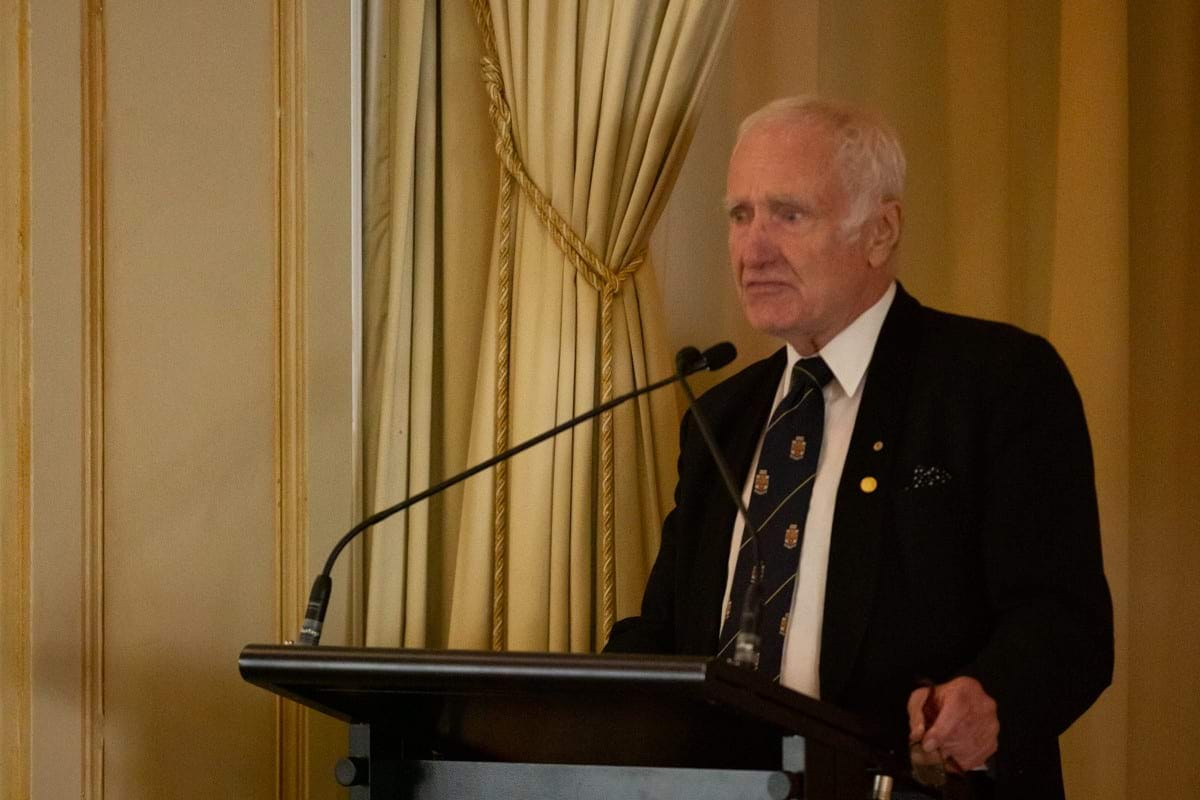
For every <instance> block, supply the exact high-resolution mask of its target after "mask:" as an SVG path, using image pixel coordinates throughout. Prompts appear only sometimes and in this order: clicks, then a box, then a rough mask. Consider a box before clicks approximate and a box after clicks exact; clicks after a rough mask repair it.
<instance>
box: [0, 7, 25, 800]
mask: <svg viewBox="0 0 1200 800" xmlns="http://www.w3.org/2000/svg"><path fill="white" fill-rule="evenodd" d="M28 13H29V9H28V7H27V5H26V4H25V3H24V2H20V1H18V2H12V1H11V0H6V2H0V800H19V798H25V797H27V796H28V795H29V742H30V738H29V722H30V700H31V684H30V680H31V675H30V641H29V611H30V609H29V555H30V553H29V495H30V483H29V481H30V474H29V433H30V431H29V388H30V387H29V349H28V348H29V249H28V245H29V102H28V100H29V94H28V88H29V82H28V79H29V70H28V66H29V64H28V58H27V56H28V49H27V44H28V22H29V19H28Z"/></svg>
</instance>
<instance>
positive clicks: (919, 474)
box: [607, 98, 1113, 798]
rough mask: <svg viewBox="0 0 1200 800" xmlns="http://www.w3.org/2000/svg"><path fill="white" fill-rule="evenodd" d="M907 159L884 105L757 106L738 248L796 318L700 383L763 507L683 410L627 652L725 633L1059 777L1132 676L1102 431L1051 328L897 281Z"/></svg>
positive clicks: (810, 683)
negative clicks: (1086, 724)
mask: <svg viewBox="0 0 1200 800" xmlns="http://www.w3.org/2000/svg"><path fill="white" fill-rule="evenodd" d="M904 173H905V160H904V155H903V152H902V151H901V148H900V145H899V142H898V141H897V139H896V137H895V135H894V134H893V133H892V132H891V130H890V128H889V127H888V126H887V125H886V124H885V123H883V122H882V121H881V120H879V119H877V118H876V117H875V116H874V115H872V114H871V113H869V112H866V111H864V110H861V109H858V108H854V107H851V106H847V105H843V104H838V103H834V102H829V101H824V100H816V99H805V98H788V99H784V100H778V101H775V102H774V103H771V104H769V105H768V106H766V107H765V108H763V109H761V110H759V111H757V112H755V113H754V114H752V115H751V116H750V117H749V118H747V119H746V121H745V122H744V123H743V124H742V127H741V130H740V133H739V137H738V141H737V144H736V145H735V147H734V150H733V155H732V157H731V158H730V162H729V173H728V186H727V196H726V198H725V205H726V209H727V212H728V218H729V255H730V260H731V262H732V266H733V273H734V278H735V282H736V284H737V291H738V296H739V298H740V300H741V303H742V306H743V309H744V310H745V313H746V317H747V318H748V319H749V321H750V323H751V324H752V325H753V326H754V327H755V328H756V329H758V330H761V331H764V332H767V333H769V334H772V335H773V336H777V337H779V338H780V339H781V340H783V343H784V344H785V346H784V347H783V348H782V349H780V350H779V351H778V352H776V353H775V354H774V355H772V356H771V357H769V358H767V359H765V360H763V361H759V362H757V363H755V364H752V365H750V366H749V367H747V368H746V369H744V370H742V371H741V372H739V373H738V374H737V375H734V376H733V377H732V378H729V379H728V380H726V381H724V382H723V383H721V384H719V385H717V386H716V387H714V388H713V389H712V390H710V391H709V392H707V393H706V394H705V395H704V396H703V397H701V399H700V401H699V402H700V406H701V407H702V409H703V410H704V412H706V414H707V415H708V417H709V418H710V419H711V421H712V424H713V427H714V429H715V431H716V434H717V438H718V440H719V442H720V445H721V448H722V450H723V451H724V454H725V456H726V458H727V459H728V460H729V462H730V464H731V465H732V467H733V469H734V471H735V474H736V475H741V476H744V477H745V481H746V483H745V491H744V495H743V499H744V500H745V501H746V504H747V506H748V508H749V513H750V517H751V519H752V521H753V522H754V525H755V527H756V528H757V529H758V530H759V547H758V548H757V549H758V551H759V560H758V561H757V562H756V561H755V559H754V558H753V557H752V554H753V552H754V550H755V548H751V547H746V546H744V545H745V544H746V539H745V538H744V537H743V524H742V521H741V520H740V518H739V517H738V515H737V513H736V510H735V504H734V503H733V501H732V500H731V499H730V498H729V497H728V496H727V494H726V493H725V492H724V491H723V490H722V486H721V481H720V477H719V474H718V471H717V468H716V467H715V465H714V464H713V461H712V458H711V457H710V455H709V454H708V452H707V451H706V449H705V446H704V444H703V442H702V440H701V438H700V437H699V436H698V435H697V433H696V431H695V429H694V423H693V422H692V420H691V417H690V416H689V417H687V418H685V419H684V422H683V425H682V431H681V435H680V442H681V453H680V458H679V482H678V485H677V487H676V490H675V508H674V510H673V511H672V512H671V513H670V514H669V515H668V517H667V520H666V522H665V524H664V526H663V534H662V546H661V550H660V552H659V555H658V558H657V560H656V562H655V564H654V568H653V570H652V571H651V574H650V579H649V582H648V585H647V587H646V593H645V597H644V599H643V603H642V610H641V615H640V616H638V617H634V618H630V619H625V620H622V621H620V622H618V623H617V624H616V626H614V628H613V631H612V636H611V638H610V640H609V644H608V648H607V649H608V650H609V651H616V652H652V653H686V654H696V655H718V656H721V657H725V656H728V655H729V654H730V653H731V652H732V648H733V642H734V639H735V636H736V633H737V629H738V622H739V616H740V615H739V613H738V609H739V608H740V607H741V603H742V598H743V597H744V596H745V594H746V592H747V591H748V590H749V587H750V585H751V584H752V583H757V584H758V586H757V588H758V590H759V592H760V596H761V598H762V601H763V605H762V611H761V616H760V620H759V623H760V634H761V648H760V651H759V653H758V655H757V658H758V662H757V667H756V668H757V669H758V670H759V671H760V672H762V673H764V674H766V675H768V676H769V677H771V678H773V679H776V680H778V681H779V682H780V683H782V684H783V685H784V686H787V687H790V688H792V689H795V690H796V691H799V692H803V693H805V694H808V695H811V696H813V697H819V698H821V699H823V700H825V701H828V702H831V703H833V704H835V705H838V706H841V707H843V708H846V709H849V710H852V711H855V712H859V713H862V714H866V715H870V716H872V717H875V718H878V719H881V720H883V721H884V722H885V723H888V724H890V725H892V726H893V727H894V728H895V729H896V730H897V733H898V735H899V734H900V733H902V732H903V731H905V730H906V731H907V733H908V737H909V740H910V741H911V742H913V743H914V744H915V745H916V746H917V747H919V748H921V749H923V750H924V751H926V752H928V753H931V754H938V755H940V757H942V758H943V759H945V761H946V762H947V763H948V764H949V765H950V766H951V767H952V768H955V767H956V768H959V769H962V770H975V769H978V768H981V767H984V766H985V765H986V766H988V767H989V769H988V773H989V774H990V775H993V776H994V784H993V785H992V787H991V788H992V789H994V792H995V795H996V796H997V797H1005V798H1008V797H1011V798H1018V797H1019V798H1041V797H1050V798H1053V797H1062V796H1063V788H1062V774H1061V767H1060V764H1059V754H1058V743H1057V737H1058V735H1059V734H1061V733H1062V732H1063V731H1064V730H1065V729H1066V728H1067V726H1068V725H1070V724H1071V723H1072V722H1073V721H1074V720H1075V719H1076V718H1077V717H1078V716H1079V715H1080V714H1082V713H1083V712H1084V710H1086V709H1087V708H1088V706H1089V705H1091V703H1092V702H1093V701H1094V700H1095V699H1096V697H1097V696H1099V694H1100V692H1101V691H1103V689H1104V687H1105V686H1107V685H1108V683H1109V681H1110V680H1111V676H1112V664H1113V638H1112V636H1113V635H1112V603H1111V600H1110V597H1109V592H1108V585H1107V583H1106V581H1105V578H1104V572H1103V566H1102V563H1101V556H1100V535H1099V521H1098V514H1097V507H1096V494H1095V481H1094V477H1093V467H1092V454H1091V445H1090V442H1089V439H1088V432H1087V426H1086V423H1085V421H1084V415H1083V408H1082V405H1081V403H1080V399H1079V395H1078V392H1077V391H1076V389H1075V386H1074V384H1073V382H1072V380H1071V377H1070V375H1069V374H1068V372H1067V369H1066V367H1065V366H1064V364H1063V362H1062V360H1061V359H1060V358H1059V357H1058V355H1057V354H1056V353H1055V351H1054V349H1053V348H1052V347H1051V346H1050V345H1049V344H1048V343H1047V342H1046V341H1045V340H1044V339H1042V338H1040V337H1038V336H1034V335H1032V334H1029V333H1026V332H1023V331H1021V330H1019V329H1017V328H1014V327H1012V326H1010V325H1004V324H1000V323H996V322H985V321H982V320H977V319H970V318H967V317H961V316H955V315H952V314H946V313H943V312H939V311H934V310H932V309H929V308H926V307H924V306H922V305H921V304H920V303H918V302H917V301H916V300H915V299H914V298H913V297H911V296H910V295H909V294H907V293H906V292H905V291H904V289H903V288H902V287H901V286H900V284H899V283H897V281H896V271H897V264H898V249H897V247H898V244H899V241H900V235H901V229H902V224H903V214H902V205H901V196H902V192H903V186H904Z"/></svg>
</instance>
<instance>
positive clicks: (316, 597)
mask: <svg viewBox="0 0 1200 800" xmlns="http://www.w3.org/2000/svg"><path fill="white" fill-rule="evenodd" d="M736 356H737V349H736V348H735V347H734V346H733V345H732V344H730V343H729V342H721V343H720V344H718V345H715V346H713V347H710V348H709V349H708V350H705V351H704V352H703V353H701V352H700V351H699V350H697V349H696V348H694V347H685V348H684V349H683V350H680V351H679V353H678V354H677V355H676V356H675V364H676V370H675V374H674V375H671V376H670V377H668V378H663V379H662V380H659V381H655V382H654V383H651V384H649V385H647V386H643V387H642V388H640V389H634V390H633V391H631V392H627V393H625V394H623V395H621V396H619V397H614V398H613V399H612V400H609V401H608V402H606V403H601V404H600V405H598V406H596V407H595V408H593V409H592V410H591V411H587V412H584V413H583V414H580V415H579V416H577V417H573V418H571V419H569V420H567V421H566V422H563V423H561V424H559V425H555V426H554V427H553V428H551V429H550V430H548V431H546V432H545V433H540V434H538V435H537V436H535V437H533V438H532V439H527V440H525V441H524V442H521V443H520V444H518V445H515V446H513V447H510V448H508V449H507V450H505V451H504V452H502V453H497V454H496V455H494V456H492V457H491V458H489V459H487V460H486V461H481V462H480V463H478V464H476V465H475V466H473V467H469V468H468V469H465V470H463V471H462V472H460V473H458V474H457V475H452V476H451V477H449V478H446V479H445V480H444V481H442V482H441V483H438V484H435V485H433V486H430V487H429V488H428V489H425V490H424V491H422V492H418V493H417V494H414V495H412V496H411V497H406V498H405V499H403V500H401V501H400V502H399V503H396V504H395V505H392V506H388V507H387V508H385V509H383V510H381V511H376V512H375V513H374V514H372V515H371V516H369V517H367V518H366V519H364V520H363V521H362V522H360V523H358V524H357V525H355V526H354V527H353V528H351V529H350V530H349V531H347V532H346V534H345V535H344V536H343V537H342V538H341V539H339V540H338V542H337V544H335V545H334V546H333V550H332V551H331V552H330V553H329V558H327V559H326V560H325V567H324V569H322V570H321V573H320V574H319V575H317V577H316V579H315V580H313V585H312V591H311V592H310V593H309V596H308V608H307V609H306V610H305V612H304V622H303V623H302V624H301V626H300V636H299V638H298V639H297V643H298V644H301V645H309V646H316V645H318V644H320V642H321V627H322V626H323V625H324V624H325V612H326V611H327V610H328V608H329V594H330V591H331V590H332V588H333V579H332V578H331V577H330V575H331V574H332V572H333V565H334V562H336V561H337V557H338V556H339V555H340V554H341V552H342V550H344V549H345V548H346V545H348V544H350V542H351V541H353V540H354V538H355V537H357V536H358V535H359V534H360V533H362V532H363V531H365V530H366V529H367V528H370V527H371V526H372V525H375V524H376V523H379V522H383V521H384V520H385V519H387V518H388V517H390V516H392V515H393V514H398V513H400V512H401V511H403V510H404V509H406V508H408V507H410V506H413V505H415V504H417V503H419V502H421V501H422V500H428V499H429V498H430V497H433V496H434V495H435V494H437V493H438V492H442V491H445V490H446V489H449V488H450V487H451V486H454V485H455V484H456V483H461V482H462V481H465V480H466V479H467V478H470V477H471V476H473V475H476V474H478V473H480V472H483V471H484V470H485V469H489V468H491V467H494V466H496V465H497V464H499V463H500V462H501V461H505V460H507V459H510V458H512V457H513V456H515V455H517V454H518V453H521V452H523V451H525V450H528V449H529V448H531V447H533V446H534V445H536V444H541V443H542V442H544V441H546V440H547V439H549V438H551V437H553V436H557V435H558V434H560V433H562V432H563V431H566V430H570V429H571V428H574V427H575V426H576V425H579V424H581V423H584V422H587V421H588V420H589V419H593V418H594V417H598V416H599V415H601V414H603V413H604V412H605V411H609V410H610V409H613V408H615V407H617V406H619V405H621V404H622V403H624V402H626V401H628V400H632V399H633V398H635V397H639V396H641V395H643V394H648V393H650V392H653V391H654V390H655V389H661V388H662V387H664V386H669V385H670V384H672V383H676V382H678V381H682V380H683V379H684V378H685V376H687V375H691V374H692V373H694V372H699V371H701V370H705V369H707V370H717V369H720V368H721V367H723V366H725V365H726V364H728V363H729V362H730V361H733V359H734V358H735V357H736ZM684 359H686V365H685V367H682V368H681V367H680V364H681V363H682V362H683V360H684ZM686 385H687V384H686V383H685V384H684V386H685V387H686ZM687 394H688V396H689V398H690V397H691V391H690V390H687Z"/></svg>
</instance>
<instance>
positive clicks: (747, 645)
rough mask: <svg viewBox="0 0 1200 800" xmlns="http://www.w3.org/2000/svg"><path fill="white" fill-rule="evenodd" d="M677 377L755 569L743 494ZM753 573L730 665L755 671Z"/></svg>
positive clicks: (754, 538)
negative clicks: (734, 507)
mask: <svg viewBox="0 0 1200 800" xmlns="http://www.w3.org/2000/svg"><path fill="white" fill-rule="evenodd" d="M678 375H679V385H680V386H681V387H683V393H684V394H685V395H687V399H688V406H689V408H691V410H692V421H694V422H695V423H696V427H697V428H698V429H699V430H700V436H701V437H702V438H703V439H704V443H705V444H707V445H708V450H709V452H710V453H712V457H713V462H714V463H716V465H717V471H718V472H719V473H720V474H721V480H722V481H724V482H725V488H726V489H727V490H728V491H729V496H730V497H732V498H733V502H734V503H736V504H737V511H738V514H739V515H740V516H741V518H742V525H743V531H742V540H743V541H746V540H747V537H749V542H750V547H751V555H752V557H753V558H754V563H755V564H756V565H757V564H761V563H762V558H761V556H760V555H759V549H758V528H757V527H756V526H755V524H754V523H753V522H751V521H750V512H749V511H748V510H747V509H746V502H745V501H744V500H742V490H741V489H740V488H738V486H737V485H736V484H735V483H734V480H733V475H732V474H731V473H730V472H729V465H728V464H727V463H725V459H724V458H723V457H722V456H721V449H720V448H719V447H718V446H717V439H716V437H715V436H713V434H712V430H711V429H710V428H709V427H708V420H707V418H706V417H705V415H704V413H703V412H702V411H701V410H700V407H699V406H698V405H697V404H696V396H695V395H694V394H693V393H692V387H691V386H689V385H688V382H687V375H686V374H685V372H684V371H683V370H680V371H679V373H678ZM754 572H755V571H754V570H752V571H751V578H750V585H749V586H747V587H746V595H745V597H744V599H743V602H742V608H741V616H740V617H739V624H738V632H737V641H736V642H735V643H734V650H733V659H732V661H733V663H735V664H737V665H738V666H740V667H748V668H754V667H756V666H757V665H758V653H759V635H758V612H759V609H760V608H761V607H762V581H761V579H759V580H755V578H754V577H753V576H754Z"/></svg>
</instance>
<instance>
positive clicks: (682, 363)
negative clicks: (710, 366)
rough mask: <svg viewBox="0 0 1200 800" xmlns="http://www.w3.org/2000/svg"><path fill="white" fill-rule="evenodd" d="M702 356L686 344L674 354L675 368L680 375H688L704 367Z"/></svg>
mask: <svg viewBox="0 0 1200 800" xmlns="http://www.w3.org/2000/svg"><path fill="white" fill-rule="evenodd" d="M703 359H704V357H703V356H701V355H700V351H699V350H697V349H696V348H694V347H692V346H691V345H688V346H687V347H685V348H683V349H682V350H680V351H679V352H678V353H676V354H675V370H676V371H677V372H679V373H680V374H681V375H688V374H691V373H693V372H695V371H696V370H698V369H703V368H704V360H703Z"/></svg>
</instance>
